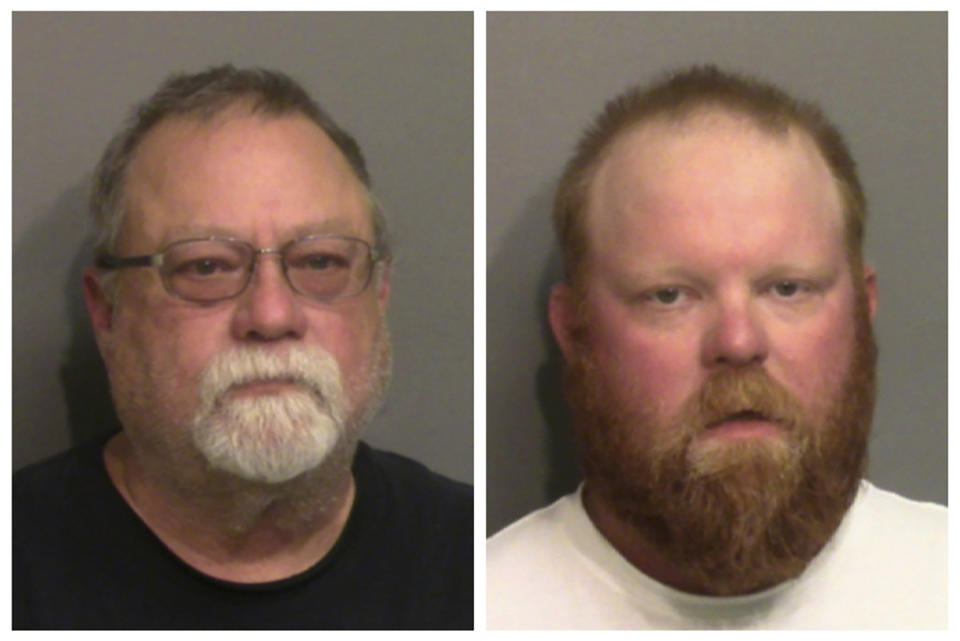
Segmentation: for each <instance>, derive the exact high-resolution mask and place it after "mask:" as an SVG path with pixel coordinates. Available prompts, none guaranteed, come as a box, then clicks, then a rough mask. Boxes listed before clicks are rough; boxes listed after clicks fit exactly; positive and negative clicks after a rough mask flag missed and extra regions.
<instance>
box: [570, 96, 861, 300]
mask: <svg viewBox="0 0 960 641" xmlns="http://www.w3.org/2000/svg"><path fill="white" fill-rule="evenodd" d="M712 121H717V122H726V123H736V124H737V125H738V126H739V125H742V128H743V131H744V132H753V133H759V134H761V135H763V136H765V137H769V138H771V139H781V140H786V139H787V138H788V137H790V136H797V138H798V139H799V140H801V141H803V144H804V146H806V147H808V149H809V150H811V151H813V153H814V155H815V157H816V159H817V162H818V164H819V165H820V166H821V167H823V168H824V169H825V171H826V175H827V176H828V178H829V181H830V184H832V185H833V186H834V188H835V192H834V194H835V196H836V199H837V200H838V206H839V215H840V218H841V230H842V233H843V235H844V237H845V241H844V242H845V243H847V245H848V254H849V256H848V258H849V260H850V262H851V265H853V266H854V267H855V268H856V267H857V266H858V265H859V264H860V263H862V256H861V255H860V253H859V252H860V248H859V246H858V243H856V242H851V241H853V239H854V237H855V236H856V233H855V231H856V229H855V227H856V225H857V224H860V223H861V221H858V220H857V219H856V216H855V215H854V214H853V212H851V211H850V210H849V209H850V205H851V203H853V202H855V201H856V198H855V197H854V196H853V195H852V194H851V193H849V192H850V190H849V188H848V186H847V185H846V184H845V182H844V181H843V180H841V178H840V176H839V175H838V174H837V172H836V171H834V168H833V166H832V164H831V162H830V160H829V159H828V157H827V154H826V153H825V151H826V150H825V149H824V147H823V146H822V145H821V142H820V140H818V137H817V135H816V134H815V133H814V130H813V129H812V128H811V127H810V126H809V123H807V122H806V121H804V119H802V118H800V117H796V116H795V114H792V113H789V112H777V113H773V114H771V113H760V112H757V111H756V110H755V109H752V108H751V106H750V105H743V104H739V103H736V102H734V103H730V102H728V101H726V100H725V99H723V98H722V97H721V98H716V97H705V98H704V99H702V100H698V101H694V102H689V103H683V104H680V105H676V106H671V107H667V108H658V109H654V110H652V111H644V112H640V113H637V114H634V115H633V116H632V117H629V118H627V119H626V120H625V121H624V122H621V123H620V125H619V126H618V127H617V128H616V130H615V131H613V132H612V135H610V136H608V137H607V138H606V139H605V140H603V141H602V143H603V144H602V145H600V146H599V147H598V148H595V150H594V152H593V153H592V154H588V158H587V159H588V161H589V162H587V163H586V164H581V165H580V166H579V167H576V166H574V165H568V167H567V170H566V172H565V174H566V173H570V172H571V171H573V172H574V176H575V177H576V178H577V180H576V181H570V180H569V179H568V177H567V176H566V175H565V177H564V179H563V180H562V181H561V186H560V190H558V193H557V196H556V197H557V202H556V203H555V205H554V206H555V213H554V216H555V220H554V223H555V225H556V231H557V233H558V234H559V237H560V239H561V241H563V251H564V267H565V280H567V282H569V283H570V284H572V285H574V286H575V288H577V286H579V285H582V284H583V283H582V278H583V277H584V276H585V275H586V272H587V271H589V268H590V262H591V260H590V258H591V250H592V242H593V239H592V238H591V224H590V220H591V219H592V218H593V215H594V214H592V211H591V210H592V209H593V205H594V199H595V197H594V193H595V187H596V184H597V175H598V173H599V172H600V171H601V169H602V168H603V167H604V166H605V165H606V164H607V163H608V162H609V158H610V157H611V156H612V155H613V154H615V153H616V151H617V150H618V149H622V148H623V145H624V144H625V141H627V140H628V139H629V138H631V137H636V135H637V132H638V131H642V130H644V129H651V128H653V127H663V128H665V130H666V131H667V132H669V130H670V129H673V130H674V131H675V132H677V133H679V134H683V133H684V132H689V131H695V130H696V129H698V128H699V129H705V128H706V127H708V126H710V123H711V122H712ZM581 144H582V143H581ZM582 153H583V148H582V147H581V148H580V151H579V152H578V154H577V155H578V156H579V155H581V154H582ZM574 158H576V156H575V157H574ZM581 160H582V158H581ZM571 197H572V201H571ZM561 199H564V200H565V201H566V202H565V204H566V205H567V206H569V205H570V204H571V202H572V203H575V204H576V210H575V211H570V210H567V211H566V213H565V215H564V216H563V217H559V218H558V217H557V206H558V204H559V202H560V201H561ZM571 214H572V215H571ZM861 242H862V241H861ZM571 247H573V248H574V249H573V253H572V254H571V253H570V250H571ZM571 256H572V257H573V258H574V259H575V260H574V261H573V264H570V263H571V261H570V258H571Z"/></svg>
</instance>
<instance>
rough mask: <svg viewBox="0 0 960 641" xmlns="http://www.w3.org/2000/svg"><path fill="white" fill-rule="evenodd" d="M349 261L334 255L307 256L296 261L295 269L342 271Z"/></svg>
mask: <svg viewBox="0 0 960 641" xmlns="http://www.w3.org/2000/svg"><path fill="white" fill-rule="evenodd" d="M349 264H350V263H349V261H348V260H347V259H346V258H344V257H343V256H338V255H336V254H329V253H328V254H309V255H307V256H304V257H303V258H302V259H301V260H299V261H297V262H296V264H295V267H297V268H299V269H309V270H314V271H326V270H331V269H343V268H345V267H348V266H349Z"/></svg>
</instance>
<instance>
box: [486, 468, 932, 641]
mask: <svg viewBox="0 0 960 641" xmlns="http://www.w3.org/2000/svg"><path fill="white" fill-rule="evenodd" d="M581 489H582V486H581ZM487 627H488V628H489V629H595V630H600V629H632V630H643V629H687V630H691V629H724V628H732V629H929V628H933V629H943V628H946V627H947V509H946V508H945V507H943V506H941V505H935V504H933V503H918V502H916V501H911V500H908V499H905V498H902V497H900V496H897V495H896V494H892V493H890V492H885V491H883V490H880V489H877V488H876V487H874V486H873V485H871V484H870V483H868V482H866V481H864V482H863V483H862V484H861V488H860V491H859V493H858V495H857V498H856V500H855V501H854V503H853V505H852V506H851V508H850V510H849V511H848V512H847V515H846V516H845V517H844V520H843V522H842V523H841V525H840V528H839V529H838V530H837V532H836V534H835V535H834V537H833V538H832V539H831V540H830V542H829V543H828V544H827V545H826V546H825V547H824V549H823V550H822V551H821V552H820V554H819V555H817V557H816V558H815V559H814V560H813V561H812V562H811V563H810V565H809V566H807V569H806V570H805V571H804V573H803V574H801V575H800V576H799V577H798V578H796V579H794V580H792V581H788V582H786V583H782V584H780V585H778V586H776V587H774V588H771V589H769V590H765V591H763V592H759V593H755V594H750V595H747V596H736V597H705V596H698V595H692V594H687V593H685V592H680V591H678V590H675V589H673V588H670V587H667V586H665V585H663V584H661V583H658V582H657V581H654V580H653V579H651V578H649V577H647V576H646V575H644V574H643V573H641V572H640V571H639V570H637V569H636V568H635V567H634V566H632V565H631V564H630V563H628V562H627V561H626V560H625V559H624V558H623V557H622V556H620V554H619V553H618V552H617V551H616V550H615V549H614V548H613V546H611V545H610V544H609V543H608V542H607V540H606V539H605V538H603V536H602V535H601V534H600V532H598V531H597V529H596V528H595V527H594V525H593V523H592V521H590V518H589V517H588V516H587V513H586V511H585V510H584V509H583V504H582V502H581V498H580V490H578V491H577V492H575V493H573V494H570V495H568V496H565V497H563V498H561V499H560V500H558V501H557V502H556V503H554V504H553V505H550V506H548V507H545V508H543V509H541V510H538V511H536V512H534V513H532V514H529V515H527V516H526V517H525V518H523V519H521V520H520V521H517V522H516V523H514V524H513V525H511V526H509V527H508V528H506V529H505V530H503V531H501V532H500V533H498V534H496V535H495V536H493V537H492V538H491V539H490V540H489V541H488V543H487Z"/></svg>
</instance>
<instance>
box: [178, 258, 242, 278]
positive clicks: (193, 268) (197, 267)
mask: <svg viewBox="0 0 960 641" xmlns="http://www.w3.org/2000/svg"><path fill="white" fill-rule="evenodd" d="M236 269H237V266H236V265H235V264H233V263H230V262H227V261H223V260H219V259H216V258H196V259H194V260H190V261H187V262H184V263H181V264H179V265H177V267H176V270H175V271H176V273H178V274H182V275H184V276H216V275H217V274H221V273H227V272H232V271H234V270H236Z"/></svg>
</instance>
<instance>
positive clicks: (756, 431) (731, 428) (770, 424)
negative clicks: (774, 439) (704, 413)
mask: <svg viewBox="0 0 960 641" xmlns="http://www.w3.org/2000/svg"><path fill="white" fill-rule="evenodd" d="M781 431H782V430H781V426H780V425H779V424H778V423H777V421H776V420H775V419H773V418H772V417H770V416H767V415H766V414H763V413H762V412H757V411H754V410H741V411H739V412H734V413H732V414H729V415H727V416H726V417H724V418H722V419H720V420H719V421H714V422H712V423H709V424H707V429H706V430H705V432H704V436H707V437H711V436H713V437H720V438H739V437H755V436H763V435H772V434H777V433H780V432H781Z"/></svg>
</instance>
